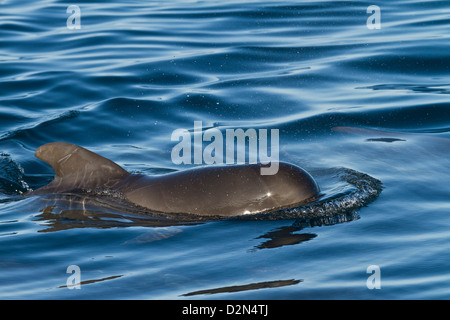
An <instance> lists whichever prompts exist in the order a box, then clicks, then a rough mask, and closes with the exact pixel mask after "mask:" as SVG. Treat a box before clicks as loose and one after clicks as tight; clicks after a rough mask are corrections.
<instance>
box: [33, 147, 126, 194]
mask: <svg viewBox="0 0 450 320" xmlns="http://www.w3.org/2000/svg"><path fill="white" fill-rule="evenodd" d="M35 156H36V157H37V158H38V159H41V160H43V161H45V162H47V163H48V164H49V165H51V166H52V168H53V170H55V179H54V180H53V181H52V182H51V183H50V184H48V185H47V186H44V187H42V188H41V189H38V190H36V191H34V192H33V193H34V194H36V193H44V192H45V193H46V192H68V191H71V190H76V189H87V188H108V187H111V186H113V185H114V184H116V183H117V182H118V181H120V180H121V179H122V178H123V177H124V176H126V175H129V173H128V172H127V171H125V170H124V169H122V168H121V167H120V166H119V165H117V164H115V163H114V162H112V161H111V160H108V159H106V158H104V157H102V156H100V155H98V154H96V153H94V152H91V151H89V150H87V149H84V148H82V147H80V146H77V145H74V144H71V143H65V142H53V143H48V144H45V145H43V146H41V147H39V148H38V149H37V150H36V152H35ZM39 191H40V192H39Z"/></svg>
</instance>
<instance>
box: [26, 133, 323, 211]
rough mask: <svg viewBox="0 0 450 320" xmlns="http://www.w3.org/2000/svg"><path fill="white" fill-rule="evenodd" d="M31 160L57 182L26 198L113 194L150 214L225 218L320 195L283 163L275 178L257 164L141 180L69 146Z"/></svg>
mask: <svg viewBox="0 0 450 320" xmlns="http://www.w3.org/2000/svg"><path fill="white" fill-rule="evenodd" d="M35 155H36V157H37V158H39V159H41V160H43V161H45V162H46V163H48V164H49V165H51V166H52V168H53V169H54V170H55V178H54V180H53V181H52V182H51V183H49V184H48V185H46V186H44V187H42V188H40V189H37V190H35V191H31V192H30V193H29V194H30V195H39V194H53V193H70V192H76V191H77V190H82V189H95V188H100V189H112V190H116V191H119V192H120V193H122V194H123V196H124V198H125V199H126V200H128V201H129V202H131V203H133V204H136V205H138V206H141V207H144V208H147V209H150V210H152V211H156V212H163V213H185V214H197V215H201V216H223V217H231V216H238V215H243V214H254V213H261V212H267V211H272V210H277V209H281V208H286V207H293V206H297V205H301V204H304V203H307V202H310V201H312V200H315V199H316V198H317V197H318V195H319V187H318V185H317V183H316V182H315V181H314V179H313V178H312V177H311V175H310V174H309V173H307V172H306V171H304V170H303V169H301V168H299V167H297V166H294V165H291V164H288V163H283V162H280V163H279V169H278V172H277V173H276V174H274V175H261V174H260V168H261V165H260V164H249V165H226V166H206V167H199V168H195V169H189V170H185V171H179V172H175V173H169V174H164V175H159V176H145V175H141V174H131V173H129V172H127V171H125V170H124V169H123V168H121V167H120V166H118V165H117V164H115V163H114V162H112V161H110V160H108V159H106V158H104V157H102V156H100V155H98V154H95V153H93V152H91V151H89V150H86V149H84V148H82V147H79V146H76V145H73V144H70V143H63V142H54V143H49V144H45V145H43V146H41V147H39V148H38V149H37V150H36V153H35Z"/></svg>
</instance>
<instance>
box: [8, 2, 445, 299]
mask: <svg viewBox="0 0 450 320" xmlns="http://www.w3.org/2000/svg"><path fill="white" fill-rule="evenodd" d="M449 30H450V3H449V1H411V0H408V1H391V2H388V1H378V2H377V1H375V2H372V1H370V2H369V1H223V0H221V1H217V0H210V1H191V0H185V1H183V0H176V1H124V2H120V1H105V2H97V3H92V2H88V1H75V2H73V3H67V2H65V1H56V0H47V1H45V0H41V1H23V0H21V1H19V0H15V1H12V0H11V1H9V0H1V1H0V298H1V299H449V298H450V253H449V252H450V201H449V200H450V184H449V180H450V160H449V156H450V100H449V97H450V96H449V93H450V35H449ZM195 121H201V122H202V125H203V129H204V130H206V129H208V128H215V129H218V130H220V132H224V133H225V132H226V130H227V129H237V128H241V129H243V130H247V129H255V130H260V129H266V130H268V131H270V130H272V129H273V130H278V132H279V159H280V160H282V161H286V162H290V163H293V164H296V165H298V166H301V167H303V168H305V169H306V170H308V171H310V172H311V174H312V175H313V176H314V177H315V178H316V179H317V181H318V182H319V184H320V187H321V190H322V192H323V198H322V201H319V202H317V203H315V204H313V205H312V206H310V207H308V208H306V209H305V208H303V211H301V210H302V209H301V208H300V209H299V210H298V211H296V212H291V213H290V214H289V215H287V216H284V218H283V219H278V218H277V216H276V215H275V214H274V219H272V220H262V221H259V220H219V221H206V222H202V223H195V224H177V223H167V224H157V223H153V221H152V219H151V218H150V217H146V216H145V215H142V216H139V217H135V216H133V217H132V216H131V215H130V214H129V213H127V212H125V211H124V212H122V211H121V210H120V208H119V209H118V208H114V209H112V208H110V207H108V206H101V205H98V206H94V207H95V208H94V209H89V210H88V209H86V208H79V207H72V205H73V203H76V201H74V202H70V201H67V202H64V201H60V202H57V203H56V202H55V203H56V204H52V202H51V199H50V200H49V199H43V198H42V197H41V198H39V197H24V196H22V195H21V193H23V192H25V191H27V190H30V189H36V188H39V187H40V186H43V185H45V184H47V183H48V182H49V181H51V180H52V179H53V175H54V172H53V170H52V169H51V167H50V166H48V165H47V164H45V163H44V162H42V161H40V160H38V159H37V158H35V157H34V151H35V150H36V148H38V147H39V146H40V145H42V144H45V143H48V142H54V141H64V142H70V143H74V144H77V145H80V146H83V147H85V148H88V149H90V150H92V151H94V152H97V153H99V154H101V155H103V156H105V157H107V158H109V159H111V160H113V161H115V162H116V163H118V164H119V165H121V166H122V167H123V168H125V169H126V170H128V171H130V172H140V173H145V174H148V175H156V174H164V173H168V172H173V171H177V170H185V169H187V168H191V167H195V166H196V165H194V164H190V165H189V164H186V165H183V164H182V165H178V164H175V163H174V162H173V161H172V158H171V151H172V150H173V148H174V146H175V145H176V143H177V141H172V140H171V135H172V133H173V131H174V130H176V129H186V130H189V131H188V132H192V130H193V129H194V122H195ZM257 132H259V131H257ZM250 187H251V186H249V188H250ZM240 192H242V193H245V192H246V190H240ZM49 201H50V202H49ZM106 202H107V201H106ZM212 210H213V208H212ZM301 212H303V213H304V214H300V213H301ZM296 214H298V215H297V216H296Z"/></svg>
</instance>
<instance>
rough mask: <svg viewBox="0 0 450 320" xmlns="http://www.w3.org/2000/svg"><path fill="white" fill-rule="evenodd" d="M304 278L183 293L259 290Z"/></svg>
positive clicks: (286, 284)
mask: <svg viewBox="0 0 450 320" xmlns="http://www.w3.org/2000/svg"><path fill="white" fill-rule="evenodd" d="M301 281H302V280H294V279H291V280H275V281H265V282H258V283H250V284H244V285H237V286H230V287H222V288H215V289H205V290H199V291H193V292H189V293H186V294H183V296H195V295H200V294H217V293H226V292H228V293H229V292H240V291H247V290H259V289H267V288H277V287H284V286H292V285H296V284H298V283H300V282H301Z"/></svg>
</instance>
